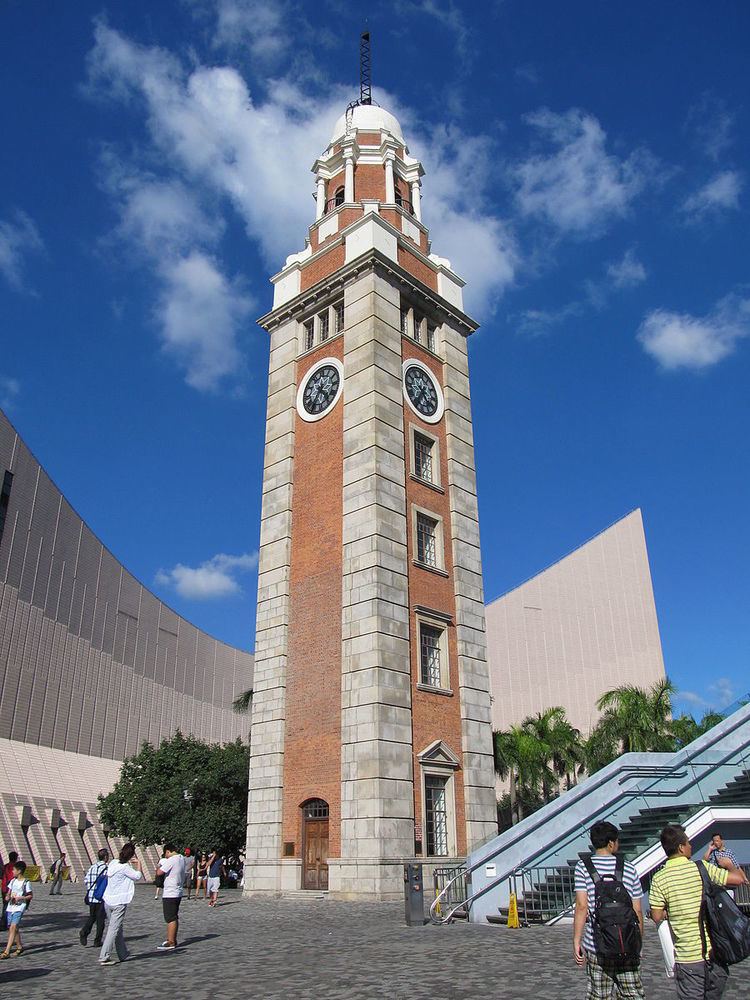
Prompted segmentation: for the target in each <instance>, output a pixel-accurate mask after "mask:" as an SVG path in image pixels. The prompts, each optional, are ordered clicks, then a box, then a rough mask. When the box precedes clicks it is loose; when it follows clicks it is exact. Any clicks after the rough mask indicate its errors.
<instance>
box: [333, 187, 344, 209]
mask: <svg viewBox="0 0 750 1000" xmlns="http://www.w3.org/2000/svg"><path fill="white" fill-rule="evenodd" d="M343 204H344V189H343V187H340V188H336V194H335V195H334V196H333V205H334V208H336V207H337V206H339V205H343Z"/></svg>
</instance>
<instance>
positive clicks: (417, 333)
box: [414, 313, 424, 343]
mask: <svg viewBox="0 0 750 1000" xmlns="http://www.w3.org/2000/svg"><path fill="white" fill-rule="evenodd" d="M423 323H424V320H423V318H422V317H421V316H420V315H419V314H418V313H414V339H415V340H416V342H417V343H419V342H420V341H421V339H422V324H423Z"/></svg>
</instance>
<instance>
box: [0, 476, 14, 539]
mask: <svg viewBox="0 0 750 1000" xmlns="http://www.w3.org/2000/svg"><path fill="white" fill-rule="evenodd" d="M12 485H13V473H12V472H10V471H8V470H6V472H5V475H4V476H3V488H2V490H0V542H2V540H3V529H4V528H5V517H6V515H7V513H8V504H9V503H10V488H11V486H12Z"/></svg>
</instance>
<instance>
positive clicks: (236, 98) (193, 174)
mask: <svg viewBox="0 0 750 1000" xmlns="http://www.w3.org/2000/svg"><path fill="white" fill-rule="evenodd" d="M313 89H314V88H313ZM89 90H90V91H91V92H95V93H97V94H104V95H109V96H114V97H115V98H116V99H118V100H122V99H127V100H129V101H132V100H138V101H142V102H143V103H144V105H145V108H146V119H147V127H148V130H149V134H150V139H151V144H152V147H153V148H152V152H154V151H155V152H156V153H157V154H158V156H159V157H160V158H161V159H162V162H163V163H164V165H165V168H166V169H169V170H170V171H171V172H172V173H173V174H174V175H176V176H177V177H178V178H179V185H175V184H171V185H170V187H169V189H168V190H165V189H162V190H160V191H157V192H154V191H153V190H150V191H149V192H148V194H149V195H154V194H156V195H157V196H158V197H157V200H164V201H165V202H166V205H167V207H165V208H162V209H160V212H159V224H158V226H155V227H152V228H155V233H156V235H157V236H158V233H159V231H160V229H161V226H162V225H164V224H165V219H164V217H165V216H166V217H167V218H166V223H167V228H168V230H169V232H170V233H173V232H175V231H176V232H178V233H179V232H181V231H182V230H181V228H180V225H178V224H176V223H178V222H179V223H180V224H181V223H182V221H183V220H184V219H185V218H186V217H187V215H188V213H187V210H186V209H185V206H184V198H183V195H184V194H185V192H186V191H187V190H188V189H189V191H190V192H191V194H192V196H193V197H196V196H197V195H196V192H203V193H204V195H205V194H210V196H211V197H212V198H213V199H214V201H215V200H216V199H217V198H218V199H224V200H225V201H228V202H229V203H230V204H231V205H232V206H233V207H234V209H235V210H236V211H237V212H238V213H239V214H240V216H241V218H242V219H243V221H244V223H245V227H246V230H247V233H248V236H249V237H250V238H251V239H253V240H254V241H255V242H256V243H257V244H258V246H259V248H260V250H261V254H262V256H263V258H264V261H265V263H266V265H267V266H268V268H269V270H270V271H275V270H277V269H278V268H279V267H280V266H281V265H282V264H283V261H284V259H285V257H286V256H287V255H288V254H290V253H293V252H295V251H298V250H300V249H301V248H302V245H303V238H304V235H305V233H306V229H307V226H308V225H309V224H310V223H311V222H312V221H313V217H314V216H313V203H312V199H311V192H312V188H313V178H312V175H311V173H310V166H311V164H312V162H313V160H314V159H315V157H316V156H318V155H319V154H320V153H321V152H322V151H323V150H324V149H325V148H326V147H327V145H328V142H329V141H330V137H331V131H332V128H333V124H334V122H335V120H336V119H337V118H338V117H339V116H340V114H341V112H342V109H343V108H345V107H346V104H347V103H348V101H349V98H350V96H351V95H350V90H349V89H348V88H344V87H341V86H336V85H332V84H327V85H326V87H325V88H324V93H323V94H322V96H313V95H311V93H310V91H309V90H305V91H303V89H302V88H301V86H299V85H298V83H297V82H295V81H294V80H292V79H291V77H288V78H286V79H281V80H275V81H272V82H271V83H270V85H269V88H268V93H267V95H266V96H265V97H264V98H263V99H260V100H256V99H255V98H254V97H253V95H252V94H251V93H250V92H249V91H248V88H247V86H246V84H245V81H244V80H243V79H242V77H241V76H240V75H239V74H238V73H237V72H236V71H235V70H234V69H230V68H227V67H212V68H207V67H203V66H198V67H197V68H195V69H193V71H192V72H187V71H185V70H183V69H182V67H181V66H180V65H179V64H178V63H177V62H176V60H175V59H174V57H173V56H172V55H170V54H169V53H167V52H164V51H163V50H160V49H146V48H144V47H142V46H139V45H137V44H136V43H134V42H132V41H130V40H129V39H127V38H126V37H125V36H123V35H121V34H119V33H118V32H116V31H114V30H113V29H111V28H109V27H107V26H106V25H105V24H103V23H98V24H97V26H96V29H95V45H94V47H93V49H92V51H91V52H90V54H89ZM378 99H379V100H380V101H381V103H383V104H384V105H385V106H387V107H389V108H392V109H393V110H394V111H395V112H396V113H399V109H398V108H397V107H396V106H395V105H396V102H395V101H393V100H392V99H391V98H390V97H389V96H388V95H383V94H380V93H379V94H378ZM407 120H408V121H411V122H413V115H412V114H411V113H410V112H409V110H408V109H406V110H405V113H404V124H406V123H407ZM413 126H414V127H413V129H412V130H410V131H409V135H410V137H411V136H413V137H414V146H415V149H416V147H417V146H420V145H421V147H422V149H423V150H424V157H423V158H424V160H425V167H426V169H427V171H428V176H427V179H426V182H425V189H424V193H425V202H424V205H425V220H426V222H427V224H428V225H430V226H431V229H432V235H433V239H434V246H435V249H436V251H437V252H439V250H440V248H441V241H442V245H443V246H445V247H446V248H450V253H451V260H452V262H453V263H454V266H455V267H456V269H457V270H458V271H459V273H460V274H461V276H462V277H464V278H466V279H467V281H468V283H469V285H468V288H467V292H468V297H467V302H468V304H469V306H470V307H471V308H472V309H478V310H480V311H481V310H485V309H490V308H492V306H493V305H494V304H495V303H496V301H497V299H498V297H499V296H500V295H501V294H502V292H503V290H504V289H505V288H506V287H507V286H508V284H510V283H511V282H512V281H513V278H514V276H515V273H516V269H517V266H518V261H519V253H518V249H517V246H516V242H515V239H514V237H513V234H512V232H511V231H510V229H509V227H508V226H507V224H506V223H505V222H504V221H503V220H501V219H500V218H498V217H497V216H496V215H493V214H492V212H491V211H490V210H489V208H488V204H489V195H490V194H491V193H492V192H491V187H490V182H489V181H488V166H489V160H490V151H489V146H488V144H487V140H485V139H478V138H476V137H472V136H468V135H466V134H464V133H461V132H460V131H458V130H452V131H449V130H446V129H444V128H443V129H441V128H435V127H432V126H429V125H421V126H419V127H418V126H417V124H416V123H413ZM467 176H471V177H472V184H471V185H468V184H466V177H467ZM127 194H128V198H127V200H126V204H127V208H128V212H126V213H125V214H124V215H123V221H122V223H121V226H122V227H123V228H124V230H125V231H128V232H135V233H140V234H142V236H143V238H144V239H145V240H146V242H147V243H149V244H150V243H151V242H154V237H153V236H152V234H151V231H150V230H148V231H147V230H146V229H145V226H144V223H143V219H144V216H145V215H146V214H147V213H145V211H144V210H143V205H144V204H145V203H150V199H149V198H147V197H146V196H145V195H144V194H143V193H141V195H140V197H139V198H138V199H137V200H136V199H134V197H133V193H132V192H128V193H127ZM215 211H216V210H215V209H214V213H215ZM128 213H130V215H129V214H128ZM204 214H205V213H204ZM131 216H133V217H131ZM209 217H212V216H209ZM191 225H192V226H193V228H194V229H195V228H197V229H198V230H199V231H200V230H201V228H202V219H200V218H199V219H198V221H197V222H196V220H195V219H192V220H191V222H190V224H186V226H185V229H186V230H189V229H190V227H191ZM203 238H204V239H205V236H204V237H203Z"/></svg>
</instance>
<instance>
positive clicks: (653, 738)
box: [596, 677, 676, 753]
mask: <svg viewBox="0 0 750 1000" xmlns="http://www.w3.org/2000/svg"><path fill="white" fill-rule="evenodd" d="M675 690H676V688H675V686H674V684H673V683H672V681H670V680H669V678H668V677H665V678H664V680H662V681H656V683H655V684H653V685H652V686H651V687H650V688H649V689H648V690H646V689H645V688H639V687H635V686H634V685H632V684H626V685H623V686H622V687H618V688H613V689H612V690H611V691H605V693H604V694H603V695H602V696H601V698H599V700H598V701H597V703H596V707H597V708H598V709H599V711H600V712H602V717H601V719H600V721H599V724H598V725H599V726H602V727H603V731H604V732H605V733H608V734H609V735H610V736H611V737H614V740H615V742H616V744H617V745H618V746H619V747H620V752H621V753H647V752H649V751H651V752H664V751H670V750H673V749H674V735H673V733H672V695H673V694H674V693H675Z"/></svg>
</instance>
